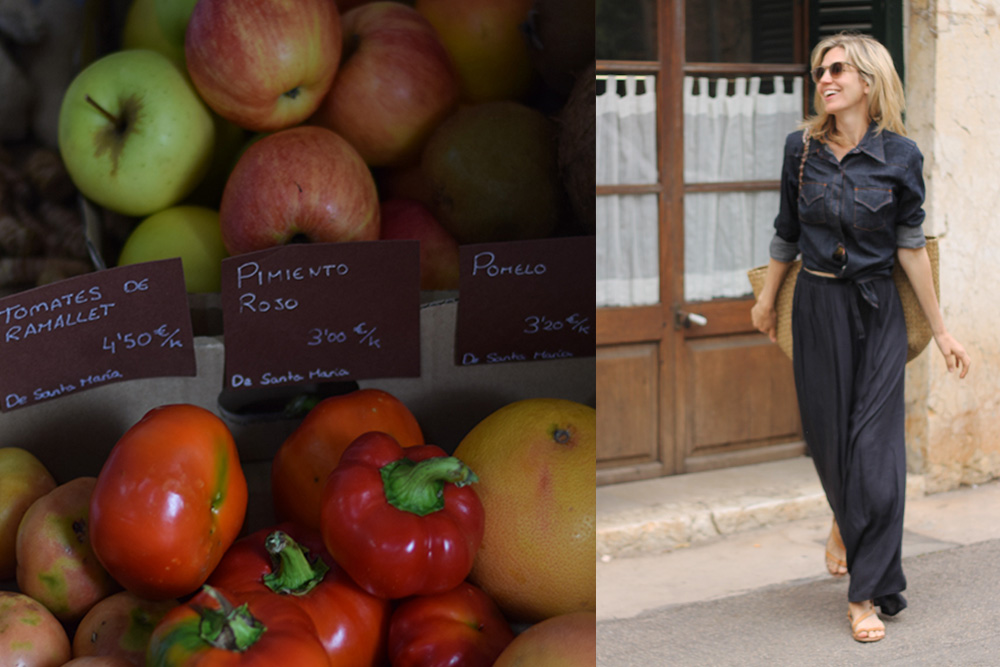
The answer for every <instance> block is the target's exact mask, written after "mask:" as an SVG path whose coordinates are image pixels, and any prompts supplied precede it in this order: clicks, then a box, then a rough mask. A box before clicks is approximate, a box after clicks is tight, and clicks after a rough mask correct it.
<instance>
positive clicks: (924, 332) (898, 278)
mask: <svg viewBox="0 0 1000 667" xmlns="http://www.w3.org/2000/svg"><path fill="white" fill-rule="evenodd" d="M927 256H928V257H930V260H931V274H932V275H933V277H934V292H935V293H936V294H937V296H938V299H939V300H940V298H941V286H940V282H939V279H938V239H937V237H936V236H928V237H927ZM801 269H802V261H801V260H796V261H794V262H792V264H791V267H790V268H789V269H788V273H787V274H786V275H785V280H784V282H782V283H781V287H780V288H778V296H777V297H776V298H775V300H774V310H775V312H776V313H777V316H778V325H777V329H776V331H775V333H776V335H777V337H778V347H780V348H781V351H782V352H784V353H785V354H786V355H788V358H789V359H791V358H792V296H793V295H794V294H795V281H796V280H797V279H798V277H799V271H800V270H801ZM766 275H767V266H766V265H765V266H758V267H756V268H753V269H750V271H748V272H747V277H748V278H749V279H750V285H751V287H753V295H754V297H755V298H756V297H757V296H758V295H759V294H760V290H761V289H762V288H763V287H764V278H765V276H766ZM892 279H893V280H894V281H895V283H896V289H897V291H898V292H899V300H900V301H901V302H902V304H903V317H904V318H905V319H906V345H907V352H906V360H907V361H912V360H913V359H915V358H916V357H917V355H919V354H920V353H921V352H923V351H924V348H925V347H927V344H928V343H930V341H931V338H932V337H933V334H932V332H931V325H930V323H928V322H927V318H926V316H925V315H924V311H923V309H922V308H921V307H920V302H919V301H917V294H916V292H914V291H913V286H912V285H911V284H910V281H909V279H908V278H907V277H906V272H905V271H903V268H902V267H901V266H900V265H899V262H896V265H895V267H894V268H893V270H892Z"/></svg>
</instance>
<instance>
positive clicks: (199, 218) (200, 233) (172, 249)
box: [118, 206, 228, 294]
mask: <svg viewBox="0 0 1000 667" xmlns="http://www.w3.org/2000/svg"><path fill="white" fill-rule="evenodd" d="M172 257H180V258H181V263H182V264H183V265H184V285H185V287H187V291H188V292H189V293H192V294H194V293H199V292H218V291H219V280H220V278H219V276H220V274H221V271H222V260H223V259H225V258H226V257H228V253H227V252H226V246H225V245H223V243H222V229H221V227H220V226H219V212H218V211H216V210H214V209H210V208H206V207H204V206H171V207H170V208H167V209H164V210H162V211H159V212H157V213H154V214H153V215H151V216H149V217H148V218H146V219H145V220H143V221H142V222H140V223H139V224H138V225H137V226H136V228H135V229H133V230H132V233H131V234H129V236H128V238H127V239H125V245H124V247H122V252H121V255H119V257H118V266H125V265H127V264H138V263H140V262H152V261H155V260H158V259H170V258H172Z"/></svg>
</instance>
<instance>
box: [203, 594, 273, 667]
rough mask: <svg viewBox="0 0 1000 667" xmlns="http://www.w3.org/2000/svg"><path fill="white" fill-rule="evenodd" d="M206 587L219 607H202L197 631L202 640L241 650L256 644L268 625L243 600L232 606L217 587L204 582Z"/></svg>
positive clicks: (235, 650) (219, 647) (221, 647)
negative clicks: (206, 584)
mask: <svg viewBox="0 0 1000 667" xmlns="http://www.w3.org/2000/svg"><path fill="white" fill-rule="evenodd" d="M204 590H205V592H206V593H208V594H209V595H210V596H211V597H212V598H213V599H214V600H215V601H217V602H218V603H219V609H205V608H202V609H199V610H198V614H199V615H200V616H201V622H200V623H199V624H198V635H199V637H201V639H202V640H203V641H205V642H206V643H208V644H210V645H211V646H213V647H215V648H217V649H221V650H223V651H233V652H237V653H242V652H244V651H246V650H247V649H249V648H250V647H251V646H253V645H254V644H255V643H256V642H257V640H258V639H260V636H261V635H262V634H264V631H265V630H266V629H267V628H266V627H265V626H264V624H263V623H261V622H260V621H259V620H257V618H255V617H254V615H253V614H251V613H250V608H249V607H248V606H247V605H246V604H245V603H244V604H242V605H240V606H239V607H233V605H232V603H231V602H230V601H229V600H228V599H226V597H225V596H224V595H222V594H221V593H220V592H219V591H218V590H217V589H215V588H212V587H211V586H205V587H204Z"/></svg>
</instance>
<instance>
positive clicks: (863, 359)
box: [792, 270, 906, 616]
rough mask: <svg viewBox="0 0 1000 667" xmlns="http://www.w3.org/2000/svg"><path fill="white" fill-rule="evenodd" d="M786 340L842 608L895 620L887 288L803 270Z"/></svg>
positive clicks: (896, 464) (900, 462) (898, 415)
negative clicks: (843, 595) (870, 610)
mask: <svg viewBox="0 0 1000 667" xmlns="http://www.w3.org/2000/svg"><path fill="white" fill-rule="evenodd" d="M863 290H864V291H867V292H868V295H869V298H865V296H864V295H863ZM872 297H874V298H872ZM870 301H874V302H875V303H877V304H878V306H877V307H874V306H873V305H872V303H870ZM792 336H793V350H794V354H793V356H794V364H793V366H794V369H795V387H796V392H797V395H798V400H799V410H800V413H801V416H802V428H803V432H804V435H805V441H806V446H807V447H808V449H809V453H810V454H811V456H812V458H813V462H814V464H815V466H816V472H817V473H818V474H819V478H820V482H821V483H822V485H823V490H824V491H825V493H826V497H827V500H828V501H829V503H830V507H831V509H832V510H833V513H834V516H835V517H836V520H837V524H838V525H839V526H840V534H841V537H842V538H843V540H844V546H845V547H846V548H847V569H848V572H849V573H850V588H849V590H848V600H850V601H851V602H862V601H864V600H874V601H875V604H876V605H877V606H879V607H881V611H882V613H884V614H887V615H890V616H891V615H894V614H896V613H898V612H899V611H901V610H902V609H903V608H905V607H906V599H905V598H904V597H903V596H902V595H901V594H900V593H901V592H902V591H903V590H905V588H906V578H905V577H904V576H903V568H902V562H901V552H902V542H903V504H904V500H905V495H906V442H905V408H904V398H903V388H904V381H903V378H904V368H905V365H906V323H905V321H904V319H903V310H902V305H901V304H900V300H899V294H898V293H897V291H896V286H895V284H894V283H893V281H892V279H891V278H878V279H875V280H872V281H870V282H868V283H866V284H865V285H858V284H856V283H854V282H851V281H847V280H839V279H836V278H825V277H822V276H816V275H813V274H810V273H808V272H806V271H804V270H803V271H801V272H800V273H799V278H798V281H797V282H796V287H795V296H794V306H793V310H792Z"/></svg>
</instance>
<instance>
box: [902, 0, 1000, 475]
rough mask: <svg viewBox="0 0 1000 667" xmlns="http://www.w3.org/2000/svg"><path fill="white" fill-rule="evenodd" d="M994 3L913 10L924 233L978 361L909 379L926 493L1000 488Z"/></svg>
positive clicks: (929, 359) (913, 456)
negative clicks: (961, 372)
mask: <svg viewBox="0 0 1000 667" xmlns="http://www.w3.org/2000/svg"><path fill="white" fill-rule="evenodd" d="M998 11H1000V9H998V4H997V3H996V2H995V1H994V0H910V2H909V7H908V12H907V20H908V25H907V33H906V34H907V66H906V71H907V82H906V84H907V85H906V88H907V100H908V112H907V125H908V128H909V132H910V136H911V137H912V138H913V139H914V140H915V141H917V143H918V144H919V145H920V147H921V149H922V151H923V153H924V160H925V164H924V176H925V179H926V184H927V204H926V210H927V214H928V215H927V222H926V224H925V229H926V231H927V232H928V233H930V234H936V235H938V236H940V237H941V242H940V248H941V293H942V294H941V305H942V311H943V313H944V318H945V322H946V324H947V326H948V329H949V330H950V331H951V333H952V334H953V335H954V336H955V337H956V338H957V339H958V340H959V341H960V342H961V343H962V344H963V345H965V347H966V349H967V350H968V351H969V353H970V354H971V355H972V360H973V367H972V371H971V373H970V374H969V376H968V377H967V378H966V379H965V380H962V381H959V380H958V378H957V376H956V375H954V374H951V375H950V374H949V373H948V372H947V369H946V367H945V365H944V362H943V360H942V357H941V356H940V354H939V352H938V351H937V348H936V347H935V346H934V343H933V342H932V343H931V345H930V347H929V349H928V351H926V352H925V353H924V354H923V355H921V357H920V358H919V359H917V360H915V361H914V362H912V363H911V364H910V365H909V366H908V367H907V402H908V405H907V427H908V437H907V439H908V448H909V466H910V470H911V471H913V472H921V473H923V474H924V475H925V477H926V484H927V489H928V491H932V492H933V491H944V490H948V489H951V488H955V487H957V486H959V485H962V484H978V483H983V482H986V481H988V480H990V479H993V478H995V477H1000V367H998V366H1000V289H998V287H997V285H998V282H1000V274H998V272H997V269H1000V85H998V83H997V78H996V63H997V62H1000V15H998Z"/></svg>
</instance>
